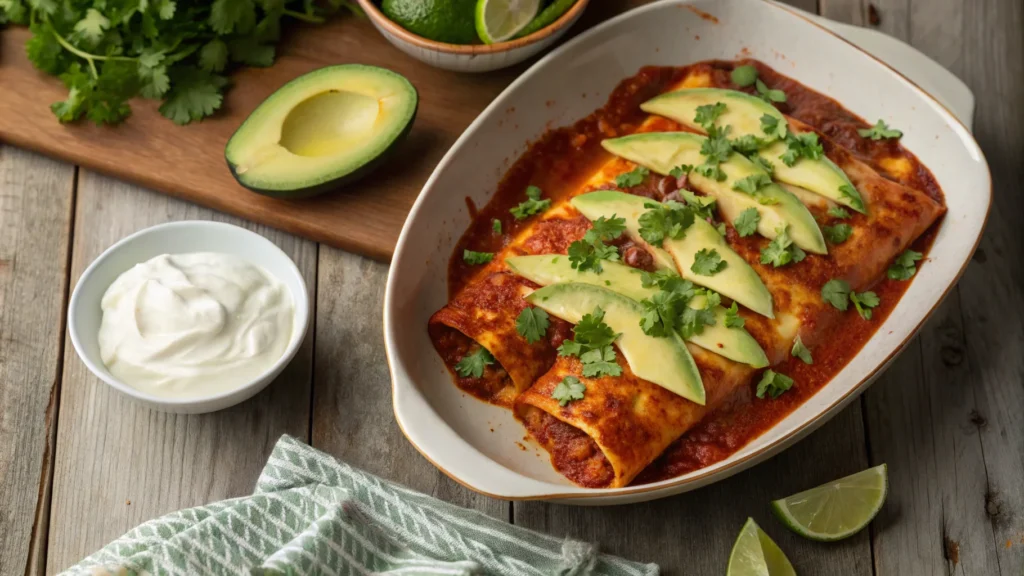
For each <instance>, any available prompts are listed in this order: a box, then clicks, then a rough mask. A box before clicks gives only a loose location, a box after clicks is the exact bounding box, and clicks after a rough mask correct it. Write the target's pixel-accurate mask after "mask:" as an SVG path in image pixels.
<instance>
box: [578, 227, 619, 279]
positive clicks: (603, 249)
mask: <svg viewBox="0 0 1024 576" xmlns="http://www.w3.org/2000/svg"><path fill="white" fill-rule="evenodd" d="M625 230H626V219H625V218H619V217H618V216H616V215H615V214H612V217H611V218H605V217H604V216H601V217H600V218H598V219H597V220H594V221H593V222H591V228H590V230H587V233H586V234H584V235H583V239H582V240H577V241H575V242H573V243H572V244H570V245H569V262H570V263H571V265H572V267H573V268H575V269H577V270H579V271H581V272H582V271H584V270H593V271H594V272H596V273H598V274H600V273H601V272H603V271H604V268H603V267H602V266H601V260H608V261H610V262H618V261H619V249H618V248H616V247H615V246H609V245H607V244H605V241H606V240H614V239H615V238H618V237H619V236H621V235H622V233H623V232H625Z"/></svg>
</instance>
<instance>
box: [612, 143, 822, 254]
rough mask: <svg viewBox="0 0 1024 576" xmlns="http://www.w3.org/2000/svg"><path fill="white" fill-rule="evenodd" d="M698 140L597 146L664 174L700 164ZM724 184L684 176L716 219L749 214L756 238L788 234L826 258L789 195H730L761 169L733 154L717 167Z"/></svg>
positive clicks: (775, 189) (766, 191)
mask: <svg viewBox="0 0 1024 576" xmlns="http://www.w3.org/2000/svg"><path fill="white" fill-rule="evenodd" d="M705 140H707V138H705V137H704V136H700V135H698V134H691V133H689V132H645V133H641V134H633V135H630V136H624V137H622V138H614V139H611V140H604V141H602V142H601V145H602V146H604V148H605V150H608V151H609V152H611V153H612V154H615V155H616V156H619V157H622V158H625V159H626V160H630V161H632V162H635V163H637V164H639V165H641V166H644V167H646V168H648V169H650V170H653V171H654V172H657V173H658V174H662V175H668V173H669V172H670V171H671V170H672V169H673V168H675V167H676V166H680V165H683V164H688V165H691V166H698V165H700V164H703V163H704V156H702V155H701V153H700V149H701V145H702V144H703V143H704V141H705ZM719 167H720V168H721V170H722V172H724V173H725V175H726V179H725V180H723V181H721V182H719V181H717V180H714V179H712V178H706V177H704V176H701V175H699V174H697V173H696V172H690V175H689V181H690V182H691V183H692V184H693V186H694V187H695V188H697V189H698V190H700V191H701V192H703V193H705V194H707V195H709V196H713V197H714V198H715V199H716V200H717V201H718V207H719V208H720V209H721V212H722V216H723V217H724V218H725V219H726V220H728V221H729V222H735V221H736V218H738V217H739V215H740V213H741V212H743V211H744V210H746V209H747V208H754V209H756V210H757V211H758V213H759V214H760V215H761V219H760V222H759V223H758V225H757V232H758V234H760V235H762V236H764V237H765V238H769V239H774V238H775V237H776V236H777V235H778V233H779V231H781V230H784V229H786V228H788V231H789V235H790V237H791V238H792V239H793V243H794V244H796V245H797V246H799V247H800V248H803V249H804V250H806V251H808V252H812V253H815V254H827V253H828V248H827V247H826V245H825V239H824V237H822V235H821V229H819V228H818V223H817V222H815V221H814V216H813V215H812V214H811V212H810V211H809V210H807V207H806V206H804V204H803V203H802V202H800V200H799V199H798V198H797V197H796V196H794V195H793V194H792V193H790V192H788V191H787V190H785V189H783V188H782V187H781V186H779V185H778V184H775V183H772V184H769V185H768V186H766V187H764V188H761V189H760V190H758V192H757V194H756V195H753V194H747V193H745V192H741V191H738V190H734V189H733V185H734V184H735V183H736V182H737V181H739V180H743V179H744V178H747V177H749V176H753V175H755V174H764V175H766V176H767V172H765V171H764V170H763V169H762V168H761V167H759V166H757V165H756V164H754V163H753V162H751V161H750V160H747V159H746V158H745V157H743V156H742V155H740V154H733V155H731V156H730V157H729V159H728V160H727V161H725V162H722V163H721V164H720V166H719Z"/></svg>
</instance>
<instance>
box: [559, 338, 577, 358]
mask: <svg viewBox="0 0 1024 576" xmlns="http://www.w3.org/2000/svg"><path fill="white" fill-rule="evenodd" d="M582 353H583V344H580V343H579V342H577V341H575V340H562V344H561V345H560V346H559V347H558V355H559V356H579V355H580V354H582Z"/></svg>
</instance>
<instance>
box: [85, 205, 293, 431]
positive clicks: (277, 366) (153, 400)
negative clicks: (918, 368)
mask: <svg viewBox="0 0 1024 576" xmlns="http://www.w3.org/2000/svg"><path fill="white" fill-rule="evenodd" d="M197 226H199V227H208V228H215V229H221V230H226V231H228V232H229V233H239V232H242V233H244V234H243V235H251V236H254V237H256V238H257V239H259V240H262V241H263V242H264V243H265V246H266V249H267V251H268V252H270V253H275V251H276V254H275V255H279V256H280V257H281V258H283V261H285V262H287V263H288V265H289V267H290V272H292V273H293V274H294V275H295V278H297V279H298V282H299V286H300V287H301V288H302V290H301V292H300V293H299V294H292V300H293V302H292V305H293V307H294V308H295V318H294V319H293V321H292V326H293V328H294V327H299V329H298V330H296V331H294V332H293V334H292V337H291V339H290V340H289V342H288V346H287V348H285V350H284V353H283V354H282V355H281V357H280V358H278V359H277V360H276V361H275V362H274V363H273V364H272V365H270V366H269V367H268V368H266V369H265V370H263V371H262V372H260V374H259V375H258V376H256V377H254V378H252V379H251V380H249V381H247V382H246V383H244V384H242V385H241V386H238V387H236V388H232V389H230V390H226V391H223V392H218V393H216V394H213V395H209V396H198V397H191V398H176V397H165V396H156V395H154V394H150V393H148V392H143V391H142V390H139V389H138V388H135V387H134V386H132V385H130V384H128V383H126V382H123V381H121V380H120V379H119V378H116V377H115V376H114V375H113V374H110V371H109V370H107V369H106V367H105V366H104V367H102V369H100V367H98V366H96V365H95V363H94V362H93V361H92V360H90V359H89V358H88V357H87V355H86V354H85V353H84V352H83V350H84V347H83V344H82V341H81V339H80V338H79V328H78V325H77V322H78V321H77V319H76V315H75V313H74V311H75V310H76V309H78V308H79V307H81V306H83V304H82V302H81V294H82V293H81V291H80V290H81V287H82V286H84V285H85V284H86V283H87V282H89V281H90V280H91V277H92V275H93V274H94V273H95V271H96V269H97V268H99V267H100V266H101V265H102V264H103V262H104V261H106V260H107V259H109V258H110V257H111V256H112V255H113V254H114V253H115V252H117V251H119V250H122V249H123V248H124V247H125V246H127V245H129V244H131V243H132V242H135V241H136V240H138V238H139V237H142V236H146V235H148V234H152V233H154V232H158V231H161V230H165V229H171V230H173V229H175V228H183V229H188V228H192V227H197ZM210 251H212V252H215V251H216V247H215V246H211V250H210ZM251 263H252V264H256V265H258V266H260V267H261V268H263V265H262V264H261V263H259V262H251ZM136 264H141V262H136ZM268 273H269V272H268ZM275 279H276V280H278V281H279V282H282V283H283V282H284V281H283V280H282V279H280V278H275ZM289 292H291V290H289ZM309 319H310V316H309V291H308V287H307V286H306V280H305V278H303V277H302V271H301V270H299V267H298V266H297V265H296V264H295V261H294V260H292V259H291V257H290V256H288V254H286V253H285V251H284V250H282V249H281V248H280V247H279V246H278V245H277V244H274V243H273V242H272V241H271V240H270V239H269V238H266V237H265V236H263V235H261V234H258V233H256V232H253V231H252V230H249V229H247V228H243V227H241V226H236V225H234V224H229V223H227V222H216V221H213V220H176V221H173V222H164V223H162V224H156V225H153V226H148V227H146V228H143V229H141V230H137V231H135V232H133V233H131V234H129V235H128V236H125V237H124V238H121V239H120V240H118V241H117V242H115V243H113V244H111V245H110V246H109V247H107V249H106V250H104V251H103V252H101V253H100V255H99V256H97V257H96V259H94V260H93V261H92V262H90V263H89V265H88V266H86V268H85V270H83V271H82V273H81V275H79V277H78V280H77V281H76V282H75V288H74V290H72V292H71V298H70V299H69V300H68V307H67V331H68V335H69V336H70V338H71V345H72V346H73V347H74V349H75V354H76V355H77V356H78V358H79V359H80V360H81V361H82V363H83V364H85V366H86V368H88V369H89V371H90V372H92V374H93V376H96V377H97V378H99V379H100V380H102V381H103V382H105V383H106V384H107V385H108V386H110V387H112V388H114V389H115V390H117V391H118V392H120V393H121V394H124V395H125V396H128V397H130V398H132V399H133V400H136V401H139V402H143V403H145V404H147V405H150V406H160V407H161V408H162V409H169V410H172V411H173V410H174V409H181V408H199V407H202V406H204V405H218V404H220V403H221V402H223V401H225V400H228V399H231V398H232V397H238V398H239V399H238V400H237V402H235V403H238V402H243V401H245V400H246V399H248V398H250V397H251V396H253V395H254V394H256V393H258V392H259V390H257V391H256V392H255V393H253V394H245V393H246V392H247V391H251V390H253V389H254V388H259V389H262V388H263V387H265V386H266V385H268V384H269V383H270V380H268V378H270V379H271V380H272V379H273V378H276V377H277V375H279V374H280V372H281V371H283V370H284V368H285V367H287V365H288V364H289V363H290V362H291V361H292V359H293V358H294V357H295V355H296V354H297V353H298V351H299V348H300V347H301V346H302V343H303V341H305V339H306V332H308V330H309ZM224 408H227V406H224Z"/></svg>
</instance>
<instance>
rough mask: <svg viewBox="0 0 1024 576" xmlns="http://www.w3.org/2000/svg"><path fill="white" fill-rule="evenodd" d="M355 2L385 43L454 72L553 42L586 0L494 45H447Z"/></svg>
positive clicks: (515, 58)
mask: <svg viewBox="0 0 1024 576" xmlns="http://www.w3.org/2000/svg"><path fill="white" fill-rule="evenodd" d="M358 2H359V7H360V8H362V9H363V11H364V12H366V15H367V16H369V18H370V22H373V25H374V26H375V27H376V28H377V30H379V31H380V33H381V34H383V35H384V37H385V38H387V39H388V42H391V43H392V44H394V45H395V46H396V47H397V48H398V49H399V50H401V51H402V52H405V53H406V54H408V55H409V56H412V57H413V58H415V59H417V60H419V61H420V62H423V63H425V64H429V65H431V66H435V67H437V68H443V69H445V70H453V71H455V72H490V71H491V70H498V69H499V68H505V67H507V66H512V65H513V64H518V63H520V62H522V61H523V60H526V59H527V58H529V57H531V56H534V55H536V54H538V53H540V52H541V51H542V50H544V49H546V48H548V47H549V46H551V45H552V44H554V42H555V41H556V40H558V39H559V38H560V37H561V36H562V35H563V34H565V32H566V31H567V30H568V29H569V28H570V27H571V26H572V25H573V24H574V23H575V22H576V20H578V19H579V17H580V15H581V14H583V10H584V9H585V8H586V7H587V3H588V2H589V0H577V1H576V3H575V4H573V5H572V8H570V9H569V11H568V12H566V13H565V14H562V16H561V17H560V18H559V19H558V20H555V21H554V22H553V23H552V24H551V25H549V26H547V27H545V28H541V29H540V30H538V31H536V32H534V33H533V34H530V35H529V36H524V37H522V38H516V39H514V40H509V41H507V42H498V43H496V44H448V43H445V42H436V41H434V40H429V39H427V38H424V37H422V36H417V35H416V34H413V33H412V32H409V31H408V30H406V29H405V28H402V27H401V26H399V25H398V24H396V23H394V22H393V21H391V19H389V18H388V17H387V16H385V15H384V13H383V12H381V11H380V8H378V7H377V5H376V4H375V3H374V2H373V0H358Z"/></svg>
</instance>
